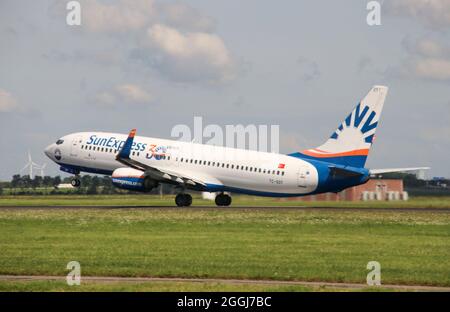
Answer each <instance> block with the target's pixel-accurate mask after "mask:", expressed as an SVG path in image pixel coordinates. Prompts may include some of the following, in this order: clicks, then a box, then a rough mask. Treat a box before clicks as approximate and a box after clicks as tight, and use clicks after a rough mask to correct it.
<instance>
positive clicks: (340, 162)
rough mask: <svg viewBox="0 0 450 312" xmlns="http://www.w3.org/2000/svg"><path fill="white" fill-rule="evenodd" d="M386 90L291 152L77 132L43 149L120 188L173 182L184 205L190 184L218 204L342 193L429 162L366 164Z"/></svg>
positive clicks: (72, 168) (68, 168)
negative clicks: (315, 143) (313, 143)
mask: <svg viewBox="0 0 450 312" xmlns="http://www.w3.org/2000/svg"><path fill="white" fill-rule="evenodd" d="M387 92H388V88H387V87H385V86H378V85H376V86H374V87H372V88H371V90H370V91H369V92H368V94H367V95H366V96H365V97H364V98H363V99H362V100H361V101H360V102H359V103H358V104H357V105H356V107H355V108H354V109H353V111H352V112H351V113H350V114H349V115H348V116H347V117H346V118H345V119H344V121H343V122H342V123H341V124H340V125H339V126H338V128H337V129H336V130H335V131H334V132H333V133H332V134H331V136H330V137H329V138H328V139H327V141H325V143H324V144H322V145H320V146H319V147H317V148H311V149H306V150H303V151H300V152H293V153H290V154H287V155H283V154H276V153H267V152H259V151H253V150H245V149H235V148H230V147H222V146H212V145H204V144H197V143H194V142H180V141H174V140H165V139H158V138H150V137H143V136H136V129H133V130H131V132H130V133H129V134H128V136H126V135H124V134H118V133H108V132H77V133H72V134H69V135H66V136H63V137H61V138H60V139H58V140H57V141H56V142H55V143H53V144H51V145H49V146H48V147H47V148H46V149H45V154H46V155H47V156H48V157H49V158H50V159H51V160H52V161H54V162H55V163H56V164H58V165H59V166H60V170H62V171H64V172H67V173H69V174H73V175H74V178H73V179H72V185H73V186H74V187H79V186H80V184H81V182H80V178H79V175H80V173H81V172H88V173H94V174H103V175H109V176H111V177H112V183H113V185H114V186H116V187H117V188H120V189H126V190H132V191H139V192H149V191H151V190H152V189H154V188H156V187H157V186H158V185H160V184H171V185H175V186H176V187H177V189H178V194H177V195H176V197H175V203H176V205H177V206H179V207H183V206H190V205H191V204H192V196H191V195H190V194H189V193H187V192H186V191H188V190H194V191H201V192H214V193H216V194H217V195H216V197H215V203H216V205H218V206H229V205H230V204H231V201H232V199H231V196H230V193H241V194H249V195H257V196H269V197H293V196H295V197H297V196H305V195H313V194H320V193H325V192H335V193H337V192H340V191H342V190H344V189H346V188H349V187H352V186H356V185H359V184H364V183H366V182H367V181H368V180H369V179H370V178H371V177H372V176H374V175H377V174H382V173H389V172H404V171H414V170H420V169H429V168H428V167H416V168H393V169H367V168H365V167H364V165H365V163H366V159H367V156H368V155H369V151H370V148H371V146H372V143H373V140H374V137H375V131H376V129H377V126H378V121H379V118H380V114H381V111H382V109H383V105H384V101H385V98H386V95H387Z"/></svg>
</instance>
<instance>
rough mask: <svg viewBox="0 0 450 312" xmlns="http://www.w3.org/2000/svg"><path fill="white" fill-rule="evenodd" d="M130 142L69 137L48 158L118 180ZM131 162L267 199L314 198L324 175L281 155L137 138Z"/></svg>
mask: <svg viewBox="0 0 450 312" xmlns="http://www.w3.org/2000/svg"><path fill="white" fill-rule="evenodd" d="M126 138H127V136H126V135H124V134H118V133H106V132H79V133H73V134H70V135H67V136H65V137H63V138H61V139H60V140H59V141H60V142H61V141H63V142H62V143H60V144H52V145H50V146H49V147H48V148H47V149H46V151H45V153H46V154H47V156H48V157H50V158H51V159H52V160H53V161H55V162H56V163H58V164H60V165H61V166H62V167H67V168H77V169H78V170H80V171H86V172H95V173H103V174H112V172H113V171H114V170H116V169H118V168H122V167H125V166H124V165H123V164H122V163H120V162H119V161H117V160H116V155H117V153H118V151H119V150H120V148H121V147H122V145H123V142H124V141H125V140H126ZM130 158H131V159H136V160H138V161H139V162H141V163H144V164H147V165H148V166H151V167H154V168H157V169H161V170H168V171H171V172H176V173H178V174H181V175H187V176H191V177H195V178H196V179H198V180H201V181H203V182H205V183H206V184H207V185H208V187H209V188H210V189H211V191H220V190H222V189H223V190H231V191H238V192H242V193H248V194H256V195H266V196H294V195H303V194H308V193H312V192H314V191H315V190H316V188H317V186H318V180H319V178H318V172H317V170H316V168H315V166H313V165H312V164H311V163H309V162H307V161H305V160H302V159H299V158H295V157H291V156H287V155H281V154H275V153H266V152H257V151H250V150H242V149H235V148H228V147H221V146H212V145H203V144H196V143H187V142H180V141H173V140H164V139H157V138H149V137H141V136H136V137H135V139H134V144H133V148H132V152H131V154H130Z"/></svg>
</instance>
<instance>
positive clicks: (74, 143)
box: [70, 136, 83, 158]
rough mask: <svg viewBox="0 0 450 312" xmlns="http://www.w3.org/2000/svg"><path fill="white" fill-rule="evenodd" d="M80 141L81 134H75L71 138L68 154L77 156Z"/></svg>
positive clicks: (81, 139) (79, 149) (81, 138)
mask: <svg viewBox="0 0 450 312" xmlns="http://www.w3.org/2000/svg"><path fill="white" fill-rule="evenodd" d="M81 142H83V137H82V136H76V137H74V138H73V140H72V145H71V147H70V156H72V157H75V158H77V157H78V156H79V154H80V152H81Z"/></svg>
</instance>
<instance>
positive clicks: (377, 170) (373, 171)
mask: <svg viewBox="0 0 450 312" xmlns="http://www.w3.org/2000/svg"><path fill="white" fill-rule="evenodd" d="M428 169H430V167H415V168H389V169H370V174H371V175H374V174H382V173H392V172H408V171H418V170H428Z"/></svg>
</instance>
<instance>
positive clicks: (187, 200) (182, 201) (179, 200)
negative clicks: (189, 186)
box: [175, 193, 192, 207]
mask: <svg viewBox="0 0 450 312" xmlns="http://www.w3.org/2000/svg"><path fill="white" fill-rule="evenodd" d="M175 203H176V204H177V206H178V207H188V206H190V205H191V204H192V196H191V195H189V194H185V193H180V194H178V195H177V196H176V197H175Z"/></svg>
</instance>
